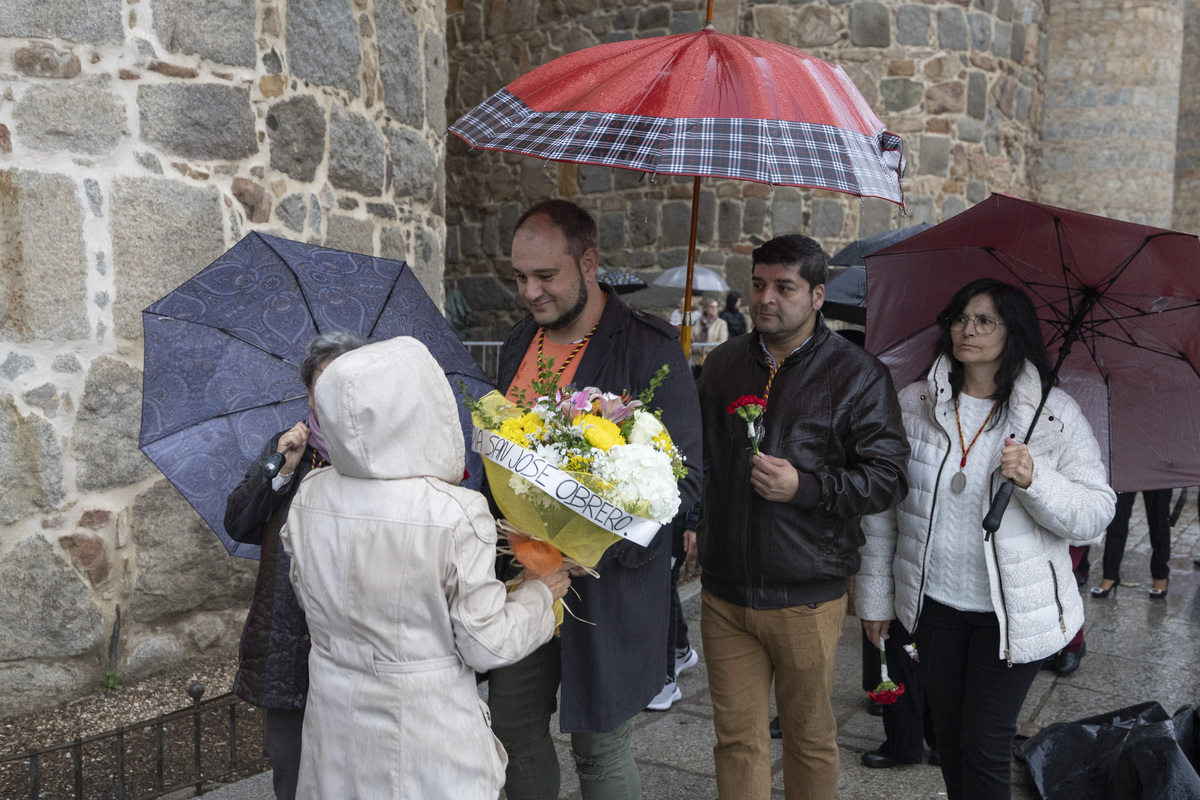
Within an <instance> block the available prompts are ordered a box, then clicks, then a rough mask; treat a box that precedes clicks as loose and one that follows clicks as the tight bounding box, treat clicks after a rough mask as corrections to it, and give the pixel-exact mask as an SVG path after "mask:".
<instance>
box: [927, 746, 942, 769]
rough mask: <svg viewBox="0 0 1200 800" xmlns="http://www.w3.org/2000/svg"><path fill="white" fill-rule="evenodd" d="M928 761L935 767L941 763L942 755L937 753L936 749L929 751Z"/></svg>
mask: <svg viewBox="0 0 1200 800" xmlns="http://www.w3.org/2000/svg"><path fill="white" fill-rule="evenodd" d="M929 763H930V764H931V765H932V766H935V767H940V766H941V765H942V757H941V756H940V755H938V751H937V750H930V751H929Z"/></svg>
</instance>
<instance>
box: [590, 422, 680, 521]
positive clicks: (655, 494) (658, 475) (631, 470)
mask: <svg viewBox="0 0 1200 800" xmlns="http://www.w3.org/2000/svg"><path fill="white" fill-rule="evenodd" d="M655 421H656V422H657V420H655ZM607 455H608V458H607V460H606V463H603V464H598V465H596V468H595V474H596V475H597V476H598V477H600V478H601V479H603V480H605V481H607V482H608V483H610V484H611V485H612V487H613V490H614V491H615V492H616V493H618V494H620V495H621V496H622V497H624V498H629V499H630V500H633V501H634V502H635V503H638V504H640V503H646V504H647V505H648V506H649V508H648V509H647V512H646V514H647V516H648V517H649V518H650V519H652V520H654V521H655V522H657V523H659V524H661V525H665V524H667V523H668V522H670V521H671V519H672V518H674V516H675V512H676V511H678V510H679V486H678V485H677V484H676V483H675V476H674V473H673V472H672V470H671V459H670V457H669V456H668V455H667V454H665V453H661V452H659V451H658V450H655V449H654V448H653V447H651V446H650V445H648V444H626V445H623V446H621V447H614V448H612V449H611V450H609V451H608V454H607ZM618 505H624V504H621V503H618Z"/></svg>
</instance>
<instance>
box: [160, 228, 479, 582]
mask: <svg viewBox="0 0 1200 800" xmlns="http://www.w3.org/2000/svg"><path fill="white" fill-rule="evenodd" d="M142 326H143V329H144V331H145V370H144V377H143V384H142V427H141V435H140V438H139V441H138V444H139V446H140V447H141V450H142V452H143V453H145V454H146V456H147V457H148V458H149V459H150V460H151V461H153V462H154V464H155V465H156V466H157V467H158V468H159V469H160V470H162V472H163V474H164V475H166V477H167V478H168V479H169V480H170V481H171V483H172V484H174V485H175V488H177V489H178V490H179V491H180V492H181V493H182V494H183V496H184V497H185V498H187V500H188V502H189V503H191V504H192V507H193V508H195V509H196V511H198V512H199V513H200V516H201V517H203V518H204V521H205V522H207V523H208V524H209V526H210V527H212V529H213V530H214V531H216V533H217V536H219V537H220V538H221V541H222V542H224V544H225V547H226V548H227V549H228V550H229V552H230V553H232V554H233V555H235V556H242V557H245V558H257V557H258V547H256V546H253V545H247V544H240V543H237V542H234V541H233V540H232V539H230V538H229V536H228V535H227V534H226V533H225V528H224V517H225V501H226V499H227V498H228V497H229V493H230V492H231V491H232V490H233V489H234V487H235V486H237V484H238V483H239V482H240V481H241V479H242V476H243V475H245V473H246V469H247V467H248V466H249V465H250V464H251V463H252V462H253V461H254V460H255V458H257V456H258V454H259V453H260V452H261V451H262V448H263V446H264V445H265V444H266V442H267V440H268V439H270V438H271V436H273V435H274V434H276V433H278V432H279V431H281V430H285V429H287V428H290V427H292V426H293V425H295V424H296V423H297V422H299V421H301V420H303V419H304V417H305V416H306V415H307V414H308V402H307V398H308V393H307V392H306V391H305V388H304V384H303V383H301V381H300V360H301V358H302V357H303V354H304V348H305V346H306V345H307V344H308V343H309V341H311V340H312V339H313V337H315V336H317V335H318V334H321V333H325V332H328V331H332V330H349V331H353V332H355V333H359V334H361V335H363V336H365V337H367V338H368V339H370V340H372V341H379V340H382V339H390V338H392V337H393V336H412V337H414V338H416V339H418V340H420V341H421V342H422V343H423V344H424V345H425V346H426V347H428V348H429V350H430V352H431V353H433V355H434V357H435V358H436V359H437V360H438V362H439V363H440V364H441V365H442V368H443V369H444V370H445V372H446V378H447V380H449V381H450V385H451V388H452V389H453V390H454V392H455V395H456V396H457V395H458V393H459V389H458V386H457V382H458V381H460V380H461V381H463V382H464V383H466V384H467V386H468V387H469V390H470V391H471V393H472V394H474V395H475V396H476V397H482V396H483V395H484V394H485V393H486V392H488V391H489V390H490V389H491V388H492V386H491V383H490V382H489V381H488V379H487V377H486V376H485V375H484V374H483V372H482V371H481V370H480V369H479V367H478V366H477V365H476V364H475V362H474V361H473V360H472V358H471V356H470V354H469V353H468V352H467V351H466V349H465V348H464V347H463V346H462V344H461V343H459V341H458V338H457V337H456V336H455V335H454V332H453V331H452V330H451V329H450V326H449V325H448V324H447V323H446V320H445V318H444V317H443V316H442V314H441V312H440V311H438V308H437V306H436V305H434V303H433V301H432V300H430V299H429V296H428V295H427V294H426V293H425V290H424V289H423V288H422V287H421V284H420V283H419V282H418V281H417V278H416V276H415V275H413V273H412V270H411V269H409V267H408V265H407V264H405V263H404V262H401V261H392V260H389V259H384V258H373V257H371V256H365V255H358V254H355V253H344V252H342V251H340V250H330V249H328V248H325V247H317V246H316V245H309V244H302V243H300V242H293V241H289V240H287V239H279V238H276V237H274V236H267V235H265V234H260V233H251V234H248V235H247V236H246V237H245V238H244V239H242V240H241V241H240V242H238V243H237V244H236V245H234V247H233V248H231V249H230V250H229V251H228V252H227V253H225V254H224V255H223V256H221V257H220V258H218V259H217V260H216V261H214V262H213V263H212V264H210V265H209V266H208V267H206V268H205V269H204V270H202V271H201V272H199V273H198V274H197V275H196V276H195V277H193V278H191V279H190V280H188V281H187V282H186V283H184V284H183V285H182V286H180V287H179V288H177V289H175V290H174V291H172V292H171V293H170V294H168V295H167V296H165V297H163V298H162V299H161V300H159V301H158V302H156V303H154V304H153V305H151V306H150V307H148V308H147V309H145V310H144V311H143V312H142ZM459 419H460V421H461V423H462V427H463V441H464V446H465V447H466V451H467V470H468V473H469V478H468V480H467V481H466V482H465V484H466V485H468V486H470V487H471V488H478V487H479V485H480V482H481V480H482V477H483V467H482V464H481V463H480V461H479V456H478V455H476V454H475V453H472V452H471V450H470V447H469V446H467V445H469V443H470V442H469V438H470V431H471V419H470V415H469V414H468V413H467V412H466V410H465V409H464V408H462V407H461V405H460V407H459Z"/></svg>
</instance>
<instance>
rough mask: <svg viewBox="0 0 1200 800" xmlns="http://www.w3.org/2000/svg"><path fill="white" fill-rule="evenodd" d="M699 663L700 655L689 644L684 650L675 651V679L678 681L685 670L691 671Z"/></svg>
mask: <svg viewBox="0 0 1200 800" xmlns="http://www.w3.org/2000/svg"><path fill="white" fill-rule="evenodd" d="M699 661H700V654H699V653H697V652H696V651H695V650H693V649H692V646H691V645H690V644H689V645H688V646H687V649H686V650H676V651H675V678H676V680H678V679H679V676H680V674H682V672H683V671H684V670H685V669H691V668H692V667H694V666H696V664H697V663H698V662H699Z"/></svg>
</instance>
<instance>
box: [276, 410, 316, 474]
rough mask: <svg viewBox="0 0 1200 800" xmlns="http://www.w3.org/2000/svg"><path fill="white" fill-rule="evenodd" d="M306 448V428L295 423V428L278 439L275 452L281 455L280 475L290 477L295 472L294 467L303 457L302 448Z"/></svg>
mask: <svg viewBox="0 0 1200 800" xmlns="http://www.w3.org/2000/svg"><path fill="white" fill-rule="evenodd" d="M307 446H308V426H307V425H305V424H304V423H303V422H297V423H296V427H294V428H292V429H291V430H290V431H288V432H287V433H285V434H284V435H283V436H280V437H279V446H278V447H277V448H275V452H277V453H283V466H282V467H280V468H279V474H280V475H291V474H292V473H293V472H295V471H296V465H297V464H299V463H300V459H301V458H303V457H304V448H305V447H307Z"/></svg>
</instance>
